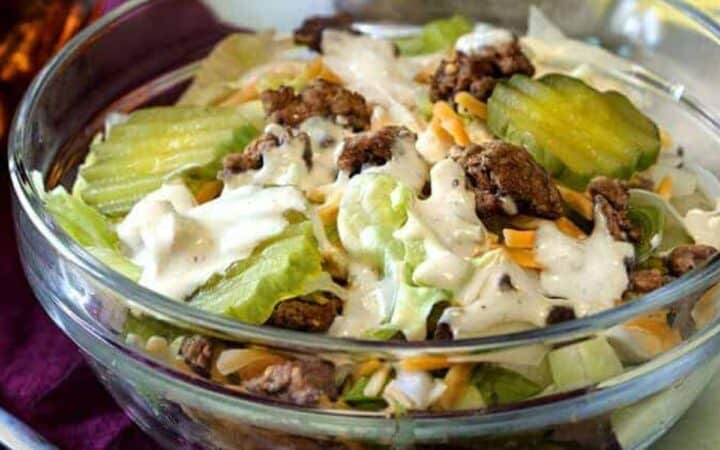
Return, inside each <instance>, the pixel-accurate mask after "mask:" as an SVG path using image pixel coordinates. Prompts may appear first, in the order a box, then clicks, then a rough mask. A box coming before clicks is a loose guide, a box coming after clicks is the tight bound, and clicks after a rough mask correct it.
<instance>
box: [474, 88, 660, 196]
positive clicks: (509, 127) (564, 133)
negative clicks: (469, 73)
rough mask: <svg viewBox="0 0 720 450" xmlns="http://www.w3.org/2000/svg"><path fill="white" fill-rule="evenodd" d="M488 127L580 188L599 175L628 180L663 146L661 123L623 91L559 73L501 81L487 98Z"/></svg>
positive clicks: (653, 159)
mask: <svg viewBox="0 0 720 450" xmlns="http://www.w3.org/2000/svg"><path fill="white" fill-rule="evenodd" d="M488 126H489V128H490V130H491V131H492V132H493V133H494V134H495V135H496V136H498V137H500V138H502V139H505V140H507V141H509V142H512V143H515V144H518V145H522V146H524V147H525V148H526V149H527V150H528V151H529V152H530V153H531V154H532V155H533V157H534V158H535V159H536V160H537V161H538V163H539V164H541V165H543V167H545V168H546V169H547V170H548V172H550V173H551V174H552V175H553V176H554V177H556V178H557V179H558V180H559V181H561V182H563V183H564V184H567V185H568V186H570V187H573V188H576V189H583V188H585V187H586V185H587V183H588V182H589V180H590V179H592V178H593V177H595V176H597V175H606V176H609V177H613V178H623V179H627V178H629V177H630V176H632V174H633V173H634V172H636V171H637V170H642V169H645V168H647V167H648V166H650V165H652V164H653V163H654V162H655V160H656V159H657V155H658V152H659V149H660V137H659V132H658V129H657V126H655V124H654V123H653V122H652V121H651V120H650V119H648V118H647V117H646V116H645V115H644V114H642V113H641V112H640V111H639V110H638V109H637V108H635V107H634V106H633V105H632V103H631V102H630V101H629V100H628V99H627V98H625V97H624V96H622V94H619V93H618V92H614V91H610V92H599V91H597V90H595V89H593V88H592V87H590V86H588V85H587V84H585V83H584V82H583V81H581V80H578V79H575V78H572V77H569V76H566V75H560V74H550V75H546V76H544V77H542V78H540V79H538V80H533V79H531V78H529V77H527V76H525V75H515V76H513V77H512V78H511V79H510V80H507V81H504V82H501V83H499V84H498V85H497V86H496V87H495V89H494V91H493V94H492V96H491V97H490V99H489V100H488Z"/></svg>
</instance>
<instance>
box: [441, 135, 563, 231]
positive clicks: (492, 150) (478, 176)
mask: <svg viewBox="0 0 720 450" xmlns="http://www.w3.org/2000/svg"><path fill="white" fill-rule="evenodd" d="M450 156H451V157H452V158H453V159H454V160H455V161H457V162H458V163H459V164H460V165H461V166H462V167H463V168H464V169H465V173H466V175H467V182H468V184H469V187H470V188H471V189H472V190H473V191H475V210H476V211H477V214H478V216H479V217H480V218H481V219H484V218H488V217H491V216H496V215H509V216H512V215H515V214H521V213H523V214H529V215H532V216H538V217H545V218H548V219H556V218H558V217H560V216H562V215H563V214H564V207H563V202H562V197H560V193H559V192H558V190H557V187H555V185H554V184H553V182H552V181H551V180H550V176H549V175H548V173H547V172H546V171H545V169H543V168H542V167H541V166H540V165H538V164H537V163H536V162H535V160H534V159H533V158H532V156H531V155H530V154H529V153H528V152H527V151H525V149H523V148H522V147H518V146H516V145H512V144H509V143H506V142H502V141H490V142H485V143H483V144H473V145H470V146H468V147H465V148H460V147H455V148H453V149H452V150H451V152H450Z"/></svg>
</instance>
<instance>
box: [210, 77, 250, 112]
mask: <svg viewBox="0 0 720 450" xmlns="http://www.w3.org/2000/svg"><path fill="white" fill-rule="evenodd" d="M258 98H260V91H259V90H258V87H257V80H252V81H249V82H248V83H246V84H245V85H243V86H242V87H241V88H240V89H238V90H237V91H235V92H233V93H232V94H230V95H229V96H228V97H226V98H225V99H224V100H223V101H221V102H220V103H218V106H237V105H240V104H242V103H245V102H249V101H251V100H257V99H258Z"/></svg>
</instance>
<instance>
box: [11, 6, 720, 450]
mask: <svg viewBox="0 0 720 450" xmlns="http://www.w3.org/2000/svg"><path fill="white" fill-rule="evenodd" d="M531 3H532V4H535V5H537V6H538V7H539V8H540V9H541V10H542V11H543V12H544V13H545V14H546V15H547V16H548V17H549V18H550V19H551V20H553V21H554V22H555V23H557V24H558V25H559V26H560V27H561V28H562V29H563V30H564V31H566V32H567V33H568V34H569V35H571V36H573V37H577V38H584V39H588V40H590V41H592V42H594V43H597V44H601V45H603V46H605V47H607V48H609V49H611V50H613V51H615V52H617V53H619V54H621V55H623V56H624V57H626V58H628V59H630V60H632V61H636V62H637V63H639V64H640V65H642V66H643V67H645V68H646V69H648V70H644V69H640V68H637V67H636V68H633V69H631V70H625V71H622V72H617V73H615V74H614V76H615V77H616V78H617V81H618V82H621V83H624V84H626V85H627V86H630V87H632V86H634V87H641V88H643V89H646V90H647V92H648V93H649V96H650V102H649V104H647V105H643V107H644V108H646V109H647V110H649V111H650V113H651V115H652V117H653V118H655V119H657V120H658V121H659V123H660V124H661V126H662V127H663V128H664V129H666V130H668V131H669V133H670V134H671V135H672V136H674V138H675V139H676V140H677V142H678V143H679V144H682V145H683V147H684V148H685V151H686V155H687V158H688V159H690V160H694V161H696V162H698V163H700V164H701V165H703V166H705V167H706V168H708V169H710V170H712V171H713V172H715V173H716V174H718V173H720V152H718V151H717V148H718V144H719V143H720V116H719V115H718V113H717V111H718V110H720V97H715V98H713V95H716V94H715V90H716V89H715V86H714V83H713V82H712V80H711V79H710V78H709V77H707V74H708V73H713V72H712V69H713V68H715V67H714V65H716V62H717V61H718V60H720V45H719V44H720V24H718V23H717V22H714V21H713V20H712V19H711V18H709V17H707V16H705V15H704V14H703V13H702V12H701V11H698V10H696V9H694V8H693V7H691V6H689V5H687V4H684V3H681V2H676V1H667V2H647V3H645V2H637V1H632V2H625V1H617V2H613V1H601V0H598V1H587V2H585V1H575V0H563V1H550V0H548V1H534V2H531V1H518V0H513V1H509V2H508V1H500V0H490V1H485V2H462V1H453V0H447V1H432V2H431V1H429V0H425V1H394V2H383V1H360V0H342V1H337V2H335V3H333V2H329V1H320V0H315V1H309V2H302V3H300V2H297V3H295V2H294V3H293V4H292V7H289V3H288V2H284V1H283V0H265V1H264V2H262V3H259V2H252V1H249V0H245V1H236V2H232V3H230V2H221V1H205V2H203V1H199V0H152V1H150V0H138V1H131V2H129V3H127V4H125V5H124V6H122V7H120V8H118V9H117V10H115V11H114V12H112V13H111V14H109V15H108V16H106V17H105V18H103V19H102V20H100V21H99V22H97V23H95V24H94V25H93V26H91V27H90V28H88V29H87V30H85V31H84V32H83V33H81V34H80V35H79V36H77V37H76V38H75V39H73V40H72V41H71V42H70V43H69V44H68V45H67V46H66V47H65V48H64V49H63V50H62V51H61V52H60V53H59V54H58V55H57V56H56V57H55V58H54V59H53V60H52V61H51V62H50V63H49V65H48V66H47V67H46V68H45V69H44V70H43V71H42V73H41V74H40V75H39V76H38V78H37V79H36V80H35V82H34V83H33V85H32V87H31V88H30V90H29V91H28V93H27V95H26V96H25V98H24V100H23V102H22V105H21V107H20V109H19V112H18V114H17V117H16V118H15V122H14V126H13V130H12V136H11V139H10V152H9V160H10V170H11V177H12V183H13V189H14V211H15V220H16V229H17V234H18V242H19V247H20V253H21V257H22V263H23V266H24V269H25V272H26V274H27V277H28V279H29V281H30V284H31V285H32V287H33V289H34V291H35V294H36V295H37V297H38V299H39V300H40V301H41V303H42V304H43V306H44V307H45V309H46V310H47V312H48V314H49V315H50V316H51V317H52V318H53V319H54V321H55V322H56V323H57V324H58V325H59V326H60V327H61V328H62V329H63V330H64V331H65V332H66V333H67V334H68V336H70V337H71V338H72V339H73V340H74V341H75V342H76V343H77V344H78V345H79V346H80V348H81V349H82V350H83V352H84V354H85V356H86V357H87V359H88V360H89V361H90V363H91V364H92V366H93V368H94V369H95V371H96V372H97V374H98V376H99V378H100V380H101V381H102V382H103V383H104V384H105V385H106V386H107V388H108V389H109V391H110V392H111V393H112V394H113V396H114V397H115V399H116V400H117V401H118V403H120V405H121V406H122V407H123V408H124V409H125V411H126V412H127V413H128V414H129V415H130V416H131V417H132V418H133V419H134V420H135V421H136V422H137V423H138V424H139V425H140V426H141V427H142V428H143V429H144V430H145V431H146V432H147V433H148V434H150V435H151V436H152V437H153V438H155V439H156V440H157V441H158V442H159V443H160V444H161V445H162V446H164V447H166V448H173V449H175V448H213V449H214V448H223V449H225V448H227V449H235V448H237V449H266V448H274V449H316V448H317V449H326V448H332V449H349V450H350V449H370V448H373V449H376V448H393V449H411V448H418V449H421V448H423V449H442V448H448V449H450V448H452V449H461V448H462V449H466V448H467V449H473V448H477V449H494V448H513V449H523V448H527V449H548V450H550V449H553V450H560V449H578V448H582V449H598V450H600V449H619V448H622V449H641V448H646V447H647V446H649V445H650V444H651V443H652V442H653V441H654V440H656V439H657V438H658V437H659V436H660V435H661V434H662V433H664V432H665V431H666V430H667V429H668V428H669V427H670V426H671V425H672V424H673V423H674V422H675V421H676V420H677V419H678V418H679V417H680V416H681V415H682V414H683V412H684V411H685V410H686V409H687V408H688V407H689V406H690V404H691V403H692V401H693V400H694V399H695V398H696V397H697V396H698V395H699V393H700V392H701V391H702V388H703V387H704V386H705V385H706V384H707V383H708V381H709V380H710V379H711V377H712V375H713V374H714V373H715V372H716V369H717V368H718V365H720V356H719V355H720V353H719V351H720V318H719V315H718V314H717V307H716V305H715V302H716V300H717V298H718V295H717V293H718V292H717V289H714V286H715V285H716V284H717V283H718V281H719V280H720V261H718V260H713V261H711V263H710V264H709V265H707V266H706V267H705V268H703V269H701V270H695V271H693V272H691V273H690V274H689V275H687V276H686V277H684V278H682V279H681V280H679V281H677V282H674V283H671V284H669V285H667V286H665V287H663V288H662V289H660V290H658V291H655V292H653V293H651V294H648V295H646V296H644V297H642V298H639V299H636V300H634V301H632V302H629V303H626V304H623V305H622V306H619V307H617V308H615V309H612V310H610V311H607V312H603V313H601V314H597V315H594V316H590V317H586V318H581V319H578V320H575V321H571V322H565V323H561V324H558V325H553V326H550V327H547V328H544V329H537V330H531V331H522V332H516V333H511V334H506V335H502V336H488V337H482V338H474V339H467V340H458V341H446V342H411V343H402V342H374V341H361V340H341V339H337V338H330V337H326V336H319V335H310V334H305V333H299V332H292V331H286V330H280V329H275V328H269V327H256V326H251V325H245V324H242V323H238V322H236V321H232V320H229V319H226V318H223V317H218V316H210V315H207V314H205V313H203V312H201V311H199V310H195V309H191V308H189V307H188V306H186V305H184V304H182V303H178V302H175V301H172V300H169V299H167V298H164V297H162V296H159V295H157V294H155V293H153V292H151V291H149V290H147V289H145V288H143V287H141V286H139V285H136V284H133V283H131V282H129V281H128V280H126V279H125V278H123V277H121V276H119V275H118V274H116V273H114V272H112V271H110V270H109V269H107V268H105V267H104V266H102V265H101V264H100V263H99V262H98V261H96V260H95V259H94V258H92V257H91V256H90V255H89V254H88V253H87V252H85V251H84V250H82V249H81V248H80V247H79V246H78V245H76V244H75V243H74V242H72V241H71V240H70V239H69V238H68V236H66V235H65V234H64V233H63V232H62V231H61V230H60V229H59V228H58V226H57V224H56V223H55V222H54V221H53V220H52V219H51V218H50V217H49V215H48V213H47V212H46V211H45V210H44V208H43V205H42V201H41V197H40V193H39V192H38V188H37V185H36V181H34V180H35V177H33V176H32V172H34V171H38V172H40V173H41V174H42V175H43V179H44V181H45V184H46V186H47V187H53V186H55V185H58V184H65V185H69V183H70V182H71V180H72V177H73V175H74V172H75V168H76V167H77V165H78V164H79V162H80V161H82V158H83V156H84V154H85V153H86V149H87V145H88V143H89V142H90V140H91V139H92V137H93V135H94V134H95V133H96V132H97V131H98V130H100V129H101V127H102V123H103V118H104V115H105V114H106V113H107V112H108V111H129V110H132V109H134V108H136V107H139V106H146V105H151V104H168V103H171V102H172V101H173V100H174V99H175V98H177V95H178V94H179V92H180V91H181V90H182V89H183V88H184V87H186V86H187V82H188V79H189V77H190V76H191V74H192V71H193V69H194V68H195V67H196V66H195V65H193V62H195V61H197V59H198V58H200V57H202V56H203V55H204V54H206V53H207V51H208V50H209V49H210V48H211V47H212V45H213V44H214V43H215V42H217V41H218V40H219V39H221V38H222V37H223V36H224V35H226V34H227V33H229V32H231V31H236V30H242V29H248V28H262V27H275V28H277V29H279V30H285V31H288V30H291V29H292V28H293V27H294V26H296V25H297V24H299V23H300V21H301V20H302V19H303V18H304V17H305V16H307V15H311V14H318V13H329V12H332V11H334V10H336V9H338V8H340V9H343V10H347V11H350V12H352V13H353V14H354V15H355V16H356V18H357V19H358V20H359V21H361V22H362V23H364V24H365V26H367V27H368V29H372V27H373V24H377V23H380V22H383V23H386V22H396V23H421V22H423V21H425V20H428V19H430V18H433V17H439V16H444V15H448V14H451V13H455V12H457V13H462V14H466V15H468V16H470V17H472V18H474V19H477V20H483V21H488V22H493V23H496V24H499V25H502V26H505V27H508V28H511V29H513V30H516V31H517V32H519V33H522V32H523V31H524V29H525V23H526V20H527V15H528V6H529V5H530V4H531ZM688 49H692V51H688ZM698 299H700V300H699V302H698ZM688 304H691V305H702V312H703V314H702V315H701V316H693V317H695V319H696V320H695V327H693V329H692V330H691V331H685V332H683V333H682V340H681V341H680V342H678V343H677V345H674V346H672V347H671V348H666V349H663V351H662V352H657V354H654V355H652V357H650V358H647V360H644V361H642V363H638V364H635V365H633V366H632V367H629V368H628V369H627V370H626V371H625V372H624V373H623V374H622V375H620V376H617V377H614V378H612V379H610V380H606V381H604V382H602V383H600V384H597V385H595V386H589V387H585V388H582V389H577V390H573V391H570V392H564V393H561V394H554V395H550V396H545V397H540V398H537V399H533V400H530V401H525V402H521V403H517V404H513V405H507V406H502V407H492V408H486V409H483V410H469V411H453V412H432V411H430V412H408V413H407V414H403V415H398V416H393V417H387V416H384V415H382V414H378V413H363V412H358V411H350V410H337V409H336V410H332V409H324V408H322V407H312V408H310V407H300V406H294V405H289V404H284V403H280V402H277V401H272V400H268V399H264V398H259V397H254V396H251V395H247V394H244V393H240V392H238V391H237V390H233V389H232V388H231V387H228V386H223V385H219V384H214V383H211V382H208V381H206V380H204V379H201V378H199V377H196V376H193V375H192V374H189V373H187V372H185V371H182V370H178V369H177V368H176V367H174V366H173V365H172V364H169V363H167V362H166V361H165V360H164V359H162V358H158V357H154V356H152V354H150V353H148V352H146V351H143V350H141V349H139V348H138V347H137V346H135V345H132V343H128V342H126V340H125V339H124V338H123V336H122V334H121V331H122V329H123V326H124V323H125V321H126V320H128V317H131V316H132V315H133V314H137V313H138V312H141V313H142V314H147V315H151V316H153V317H155V318H157V319H159V320H162V321H167V322H169V323H172V324H173V325H175V326H179V327H183V328H187V329H189V330H192V332H193V333H203V334H207V335H211V336H214V337H217V338H220V339H223V340H225V341H226V342H229V343H234V344H236V345H238V346H239V345H245V344H253V345H263V346H267V347H272V348H275V349H278V350H280V351H283V352H285V353H286V354H292V355H295V356H298V357H302V356H303V355H314V356H318V355H320V356H322V357H324V358H328V359H332V360H333V361H349V362H350V363H353V362H354V363H360V362H362V361H365V360H367V359H370V358H377V359H382V360H386V361H388V362H392V363H396V362H399V361H404V360H407V359H409V358H417V357H425V356H428V355H429V356H438V355H444V356H449V357H467V356H468V355H476V356H477V355H483V354H486V353H488V352H510V353H509V354H512V353H511V352H513V351H517V350H518V349H520V350H522V349H523V348H526V347H527V346H532V345H556V344H558V343H563V342H568V341H573V340H577V339H579V338H583V337H586V336H591V335H595V334H598V333H604V332H605V331H606V330H609V329H611V328H613V327H619V326H623V324H626V323H628V322H631V321H633V320H635V319H636V318H637V317H640V316H643V315H646V314H648V313H652V312H653V311H657V310H667V309H668V308H673V310H674V311H678V314H682V313H686V314H688V313H689V312H688V308H687V305H688ZM695 310H697V306H696V307H695ZM695 310H693V311H695Z"/></svg>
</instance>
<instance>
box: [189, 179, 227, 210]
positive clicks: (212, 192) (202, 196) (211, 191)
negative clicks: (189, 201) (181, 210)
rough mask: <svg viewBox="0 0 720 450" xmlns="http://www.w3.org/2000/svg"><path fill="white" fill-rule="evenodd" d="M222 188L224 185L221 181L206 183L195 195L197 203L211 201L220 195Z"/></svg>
mask: <svg viewBox="0 0 720 450" xmlns="http://www.w3.org/2000/svg"><path fill="white" fill-rule="evenodd" d="M222 188H223V183H222V181H220V180H212V181H206V182H205V183H203V184H202V185H201V186H200V188H199V189H198V190H197V192H196V193H195V201H197V202H198V203H199V204H203V203H205V202H209V201H210V200H212V199H214V198H215V197H217V196H218V195H220V191H222Z"/></svg>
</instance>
